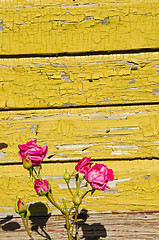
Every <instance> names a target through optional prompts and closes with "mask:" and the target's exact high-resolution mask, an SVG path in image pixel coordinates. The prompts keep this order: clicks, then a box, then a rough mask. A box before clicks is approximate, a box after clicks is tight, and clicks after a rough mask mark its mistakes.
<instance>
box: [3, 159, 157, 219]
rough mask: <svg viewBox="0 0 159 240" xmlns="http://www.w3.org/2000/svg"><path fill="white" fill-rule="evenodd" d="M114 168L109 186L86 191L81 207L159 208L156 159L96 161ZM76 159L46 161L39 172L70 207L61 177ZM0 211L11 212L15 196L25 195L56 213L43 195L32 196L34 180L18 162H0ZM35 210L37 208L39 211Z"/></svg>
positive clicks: (98, 209) (115, 209) (117, 209)
mask: <svg viewBox="0 0 159 240" xmlns="http://www.w3.org/2000/svg"><path fill="white" fill-rule="evenodd" d="M99 162H100V163H104V164H106V165H107V167H108V168H112V169H113V171H114V176H115V180H114V181H113V182H109V186H110V189H108V190H106V191H105V192H102V191H96V192H95V193H94V194H93V196H91V195H90V194H88V195H87V196H86V197H85V198H84V200H83V203H82V204H81V206H80V209H82V208H85V209H87V210H88V211H89V212H90V213H97V212H102V213H104V212H105V213H110V212H121V211H125V212H131V211H141V210H142V211H145V210H159V202H158V191H159V181H158V179H159V177H158V172H159V161H158V160H147V159H145V160H134V161H128V160H127V161H99ZM75 165H76V163H73V162H72V163H70V162H69V163H45V164H43V165H42V176H43V177H44V178H45V179H47V180H48V181H49V182H50V184H51V188H52V191H53V194H54V197H55V199H56V200H57V201H58V203H59V204H61V206H62V203H61V201H62V200H61V198H62V197H65V200H66V202H67V204H68V206H69V207H70V206H71V205H70V204H69V200H70V199H72V196H70V193H69V192H68V190H67V187H66V184H65V182H64V180H63V175H64V172H65V169H67V170H68V171H69V172H70V173H72V172H73V171H74V168H75ZM70 187H71V188H72V190H73V191H74V190H75V182H74V180H73V179H72V180H71V181H70ZM0 192H1V198H0V215H1V216H2V215H6V214H9V215H10V214H13V215H14V216H16V214H15V212H14V204H15V199H16V196H18V197H22V198H23V197H24V196H25V200H26V202H28V203H29V204H33V203H35V202H43V203H44V204H45V205H46V206H47V208H48V211H49V212H52V214H59V211H57V210H56V209H55V208H54V207H52V205H50V204H49V203H48V201H47V199H46V198H45V197H37V196H35V190H34V187H33V181H32V179H31V178H29V173H28V171H27V170H25V169H24V168H23V167H22V166H21V165H14V166H13V165H8V166H7V165H4V166H0ZM83 193H84V189H83ZM39 209H40V210H37V212H39V211H42V210H41V208H39Z"/></svg>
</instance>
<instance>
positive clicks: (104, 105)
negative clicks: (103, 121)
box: [0, 102, 159, 112]
mask: <svg viewBox="0 0 159 240" xmlns="http://www.w3.org/2000/svg"><path fill="white" fill-rule="evenodd" d="M150 105H159V102H139V103H138V102H135V103H119V104H93V105H78V106H77V105H72V106H59V107H58V106H56V107H33V108H27V107H26V108H6V109H4V108H0V112H8V111H34V110H49V109H50V110H51V109H72V108H103V107H105V108H110V107H125V106H127V107H131V106H150Z"/></svg>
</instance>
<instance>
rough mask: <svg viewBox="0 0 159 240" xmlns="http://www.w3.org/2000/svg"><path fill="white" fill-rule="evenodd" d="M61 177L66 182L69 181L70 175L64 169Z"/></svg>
mask: <svg viewBox="0 0 159 240" xmlns="http://www.w3.org/2000/svg"><path fill="white" fill-rule="evenodd" d="M63 178H64V179H65V181H66V183H69V181H70V178H71V175H70V174H69V173H68V172H67V170H65V174H64V176H63Z"/></svg>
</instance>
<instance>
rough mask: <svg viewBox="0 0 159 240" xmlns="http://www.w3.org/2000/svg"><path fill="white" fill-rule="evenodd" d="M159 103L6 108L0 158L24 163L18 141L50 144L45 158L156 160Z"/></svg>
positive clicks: (0, 123)
mask: <svg viewBox="0 0 159 240" xmlns="http://www.w3.org/2000/svg"><path fill="white" fill-rule="evenodd" d="M158 129H159V106H158V105H140V106H123V107H95V108H75V109H74V108H70V109H69V108H68V109H49V110H28V111H3V112H1V116H0V132H1V136H0V142H1V143H5V144H7V145H8V147H7V148H3V149H2V150H1V151H0V162H2V163H4V162H5V163H7V162H21V160H20V157H19V156H18V144H23V143H25V142H27V141H30V140H31V139H37V140H38V143H39V144H41V145H42V146H43V145H45V144H47V145H48V147H49V152H48V156H47V158H46V160H49V161H50V160H52V161H70V160H74V161H77V160H79V158H81V157H84V156H88V157H89V156H90V157H92V158H93V159H123V158H129V159H132V158H145V157H147V158H152V157H158V156H159V141H158V138H159V131H158Z"/></svg>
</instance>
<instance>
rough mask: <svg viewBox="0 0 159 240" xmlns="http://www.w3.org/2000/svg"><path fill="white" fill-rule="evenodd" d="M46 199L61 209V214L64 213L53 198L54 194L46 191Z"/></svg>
mask: <svg viewBox="0 0 159 240" xmlns="http://www.w3.org/2000/svg"><path fill="white" fill-rule="evenodd" d="M46 196H47V198H48V200H49V201H50V202H51V203H52V204H53V205H54V206H55V207H56V208H57V209H59V210H60V211H61V213H62V214H63V215H66V212H65V211H64V210H63V209H62V208H61V207H60V206H59V205H58V204H57V202H56V201H55V199H54V196H53V194H52V193H50V192H48V195H46Z"/></svg>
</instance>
